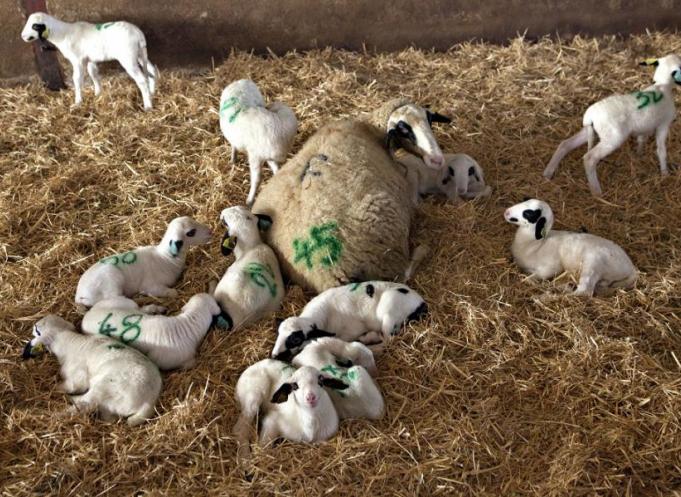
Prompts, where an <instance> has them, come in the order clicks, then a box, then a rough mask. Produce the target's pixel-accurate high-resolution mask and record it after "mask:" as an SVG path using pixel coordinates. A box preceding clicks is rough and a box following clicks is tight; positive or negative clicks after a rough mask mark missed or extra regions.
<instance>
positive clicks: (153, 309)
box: [141, 304, 168, 314]
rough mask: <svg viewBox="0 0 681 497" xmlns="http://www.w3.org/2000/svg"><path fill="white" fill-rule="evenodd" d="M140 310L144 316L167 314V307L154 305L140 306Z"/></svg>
mask: <svg viewBox="0 0 681 497" xmlns="http://www.w3.org/2000/svg"><path fill="white" fill-rule="evenodd" d="M141 310H142V312H143V313H145V314H165V313H166V312H168V308H167V307H163V306H162V305H156V304H148V305H144V306H142V308H141Z"/></svg>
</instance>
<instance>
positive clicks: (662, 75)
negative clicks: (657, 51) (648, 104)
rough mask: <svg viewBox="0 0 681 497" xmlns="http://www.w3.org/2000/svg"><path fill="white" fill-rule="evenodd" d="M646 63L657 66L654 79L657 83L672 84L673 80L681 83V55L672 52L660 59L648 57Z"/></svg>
mask: <svg viewBox="0 0 681 497" xmlns="http://www.w3.org/2000/svg"><path fill="white" fill-rule="evenodd" d="M642 64H644V65H652V66H656V69H655V74H654V75H653V81H655V83H657V84H663V85H666V84H670V83H672V82H674V83H676V84H678V85H681V57H679V56H678V55H676V54H670V55H667V56H665V57H662V58H659V59H648V60H647V61H645V62H643V63H642Z"/></svg>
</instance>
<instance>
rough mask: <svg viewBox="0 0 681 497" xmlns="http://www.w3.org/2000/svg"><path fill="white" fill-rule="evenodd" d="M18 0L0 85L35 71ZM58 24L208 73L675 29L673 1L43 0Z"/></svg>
mask: <svg viewBox="0 0 681 497" xmlns="http://www.w3.org/2000/svg"><path fill="white" fill-rule="evenodd" d="M22 5H23V2H22V0H0V16H1V17H0V18H1V19H2V26H3V28H4V29H2V30H0V78H5V79H7V78H24V77H26V76H28V75H31V74H33V73H34V72H35V68H34V62H33V54H32V51H31V48H30V47H29V46H28V44H25V43H23V42H22V41H21V39H20V38H19V33H20V32H21V29H22V27H23V23H24V15H23V9H22ZM47 5H48V9H49V10H50V12H51V13H52V14H53V15H56V16H57V17H60V18H62V19H64V20H69V21H72V20H88V21H93V22H98V21H109V20H119V19H125V20H129V21H131V22H134V23H136V24H138V25H139V26H140V27H141V28H142V29H143V31H144V32H145V33H146V35H147V41H148V45H149V53H150V58H151V59H152V60H153V61H154V62H155V63H157V64H159V65H161V66H165V67H168V66H179V65H196V66H201V65H204V66H208V65H210V64H211V58H214V59H215V61H216V62H218V61H219V60H220V59H222V58H224V57H225V56H226V55H227V54H228V53H229V50H230V48H231V47H236V48H240V49H247V50H250V49H254V50H255V51H256V52H263V51H265V50H266V49H267V48H268V47H269V48H270V49H272V50H273V51H274V52H276V53H282V52H285V51H287V50H291V49H294V48H295V49H299V50H304V49H308V48H313V47H324V46H327V45H332V46H335V47H341V48H349V49H360V48H362V45H363V44H365V45H366V46H367V47H368V48H370V49H378V50H385V51H387V50H396V49H400V48H403V47H406V46H409V45H414V46H418V47H424V48H431V47H434V48H436V49H446V48H448V47H450V46H451V45H453V44H455V43H457V42H459V41H464V40H470V39H482V40H488V41H493V42H504V41H506V40H507V39H508V38H510V37H513V36H515V35H516V34H517V33H522V32H525V31H526V32H527V36H528V37H538V36H542V35H544V34H556V33H558V34H560V35H561V36H563V37H569V36H572V35H574V34H577V33H584V34H603V33H622V34H626V33H636V32H642V31H644V30H645V29H646V28H648V29H676V28H677V26H679V25H680V23H681V0H639V1H635V0H565V1H561V0H488V1H472V0H388V1H381V0H48V2H47Z"/></svg>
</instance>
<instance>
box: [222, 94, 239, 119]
mask: <svg viewBox="0 0 681 497" xmlns="http://www.w3.org/2000/svg"><path fill="white" fill-rule="evenodd" d="M238 104H239V100H238V99H237V98H236V97H229V98H228V99H227V100H225V101H224V102H222V105H220V116H222V115H223V114H224V113H225V111H226V110H227V109H230V108H232V107H235V108H234V109H233V110H234V111H233V112H232V115H231V116H229V117H228V118H227V120H228V121H229V122H230V123H233V122H234V121H235V120H236V118H237V116H238V115H239V113H241V111H242V110H243V107H241V106H240V105H238Z"/></svg>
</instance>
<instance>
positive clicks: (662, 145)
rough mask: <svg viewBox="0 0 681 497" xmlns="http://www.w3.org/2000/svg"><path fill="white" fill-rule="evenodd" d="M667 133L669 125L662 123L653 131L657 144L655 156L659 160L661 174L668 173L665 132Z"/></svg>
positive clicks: (665, 174) (666, 174)
mask: <svg viewBox="0 0 681 497" xmlns="http://www.w3.org/2000/svg"><path fill="white" fill-rule="evenodd" d="M668 133H669V125H668V124H667V125H663V126H660V127H659V128H657V131H656V132H655V142H656V144H657V158H658V159H659V160H660V172H661V173H662V176H668V175H669V169H667V134H668Z"/></svg>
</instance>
